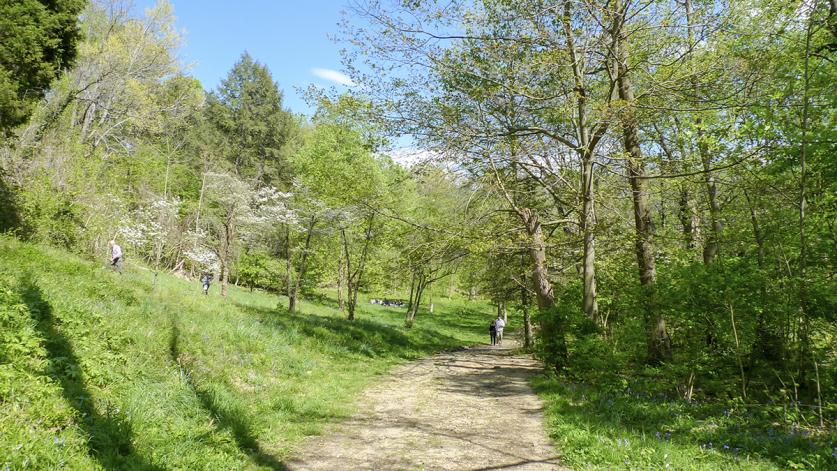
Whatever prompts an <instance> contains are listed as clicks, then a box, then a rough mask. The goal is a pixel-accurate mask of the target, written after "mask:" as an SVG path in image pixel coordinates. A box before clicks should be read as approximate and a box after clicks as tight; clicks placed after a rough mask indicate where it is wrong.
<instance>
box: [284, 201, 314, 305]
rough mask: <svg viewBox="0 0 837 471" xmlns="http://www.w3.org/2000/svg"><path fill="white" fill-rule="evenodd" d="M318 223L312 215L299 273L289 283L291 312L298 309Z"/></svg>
mask: <svg viewBox="0 0 837 471" xmlns="http://www.w3.org/2000/svg"><path fill="white" fill-rule="evenodd" d="M316 223H317V219H316V217H315V216H311V222H310V223H309V224H308V233H307V234H306V235H305V247H304V248H303V250H302V257H301V258H300V261H299V272H298V273H297V276H296V280H295V281H294V282H293V284H292V285H289V286H291V288H290V289H289V290H288V312H290V313H293V312H295V311H296V304H297V297H298V296H299V287H300V285H301V284H302V280H304V279H305V271H306V268H307V263H308V252H309V250H310V249H311V237H312V234H313V232H314V225H315V224H316ZM289 260H290V257H289ZM288 268H289V269H290V268H291V266H290V265H289V266H288Z"/></svg>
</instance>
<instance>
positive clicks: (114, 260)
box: [110, 240, 123, 273]
mask: <svg viewBox="0 0 837 471" xmlns="http://www.w3.org/2000/svg"><path fill="white" fill-rule="evenodd" d="M122 257H123V255H122V247H120V246H119V244H117V243H116V241H115V240H111V241H110V266H111V267H112V268H113V269H114V270H116V271H117V272H119V273H122Z"/></svg>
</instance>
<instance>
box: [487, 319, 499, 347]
mask: <svg viewBox="0 0 837 471" xmlns="http://www.w3.org/2000/svg"><path fill="white" fill-rule="evenodd" d="M488 333H489V334H490V335H491V345H497V321H496V320H492V321H491V324H490V325H489V326H488Z"/></svg>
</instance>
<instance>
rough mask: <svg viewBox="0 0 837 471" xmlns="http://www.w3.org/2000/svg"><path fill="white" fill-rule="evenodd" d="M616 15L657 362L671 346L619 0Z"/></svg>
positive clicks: (651, 353)
mask: <svg viewBox="0 0 837 471" xmlns="http://www.w3.org/2000/svg"><path fill="white" fill-rule="evenodd" d="M614 9H615V11H616V17H615V21H614V25H613V28H614V30H613V37H614V41H615V44H616V54H617V89H618V93H619V98H620V100H622V102H623V109H622V111H621V116H620V118H621V124H622V132H623V143H624V147H625V152H626V153H627V154H628V165H627V167H628V180H629V182H630V185H631V196H632V202H633V208H634V226H635V230H636V242H635V251H636V258H637V265H638V267H639V281H640V283H641V284H642V286H643V291H644V293H643V296H644V298H645V299H644V301H645V311H646V319H648V320H649V321H650V320H651V319H653V321H652V322H651V326H650V327H651V328H650V332H649V338H648V359H649V361H650V362H651V363H658V362H660V361H663V360H666V359H668V358H670V356H671V348H670V343H669V339H668V334H667V333H666V323H665V318H664V317H663V314H662V312H660V311H659V310H657V309H655V308H654V305H653V296H654V294H653V286H654V283H655V282H656V278H657V271H656V259H655V251H654V250H655V249H654V241H653V225H652V221H651V207H650V204H649V197H648V180H647V179H646V178H645V161H644V160H643V157H642V150H641V149H640V143H639V128H638V123H637V119H636V108H635V106H636V100H635V97H634V92H633V85H632V83H631V80H630V77H629V75H628V49H627V45H626V41H627V39H626V33H625V30H624V24H623V22H622V18H623V17H624V16H623V13H624V12H623V7H622V1H621V0H616V1H615V4H614Z"/></svg>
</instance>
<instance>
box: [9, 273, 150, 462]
mask: <svg viewBox="0 0 837 471" xmlns="http://www.w3.org/2000/svg"><path fill="white" fill-rule="evenodd" d="M21 287H22V291H21V297H22V298H23V301H24V302H25V303H26V306H27V307H28V309H29V312H30V313H31V315H32V317H33V319H34V320H35V321H36V322H37V329H38V332H39V334H40V335H41V338H43V339H44V346H45V347H46V350H47V354H48V355H49V360H50V368H49V369H48V371H49V375H50V376H51V377H52V379H53V380H55V381H56V382H57V383H58V384H59V385H60V386H61V393H62V395H63V396H64V399H65V400H66V401H67V403H68V404H70V406H72V408H73V409H75V411H76V412H77V413H78V416H79V417H80V419H81V420H80V422H79V426H80V428H81V430H82V431H83V432H84V434H85V435H86V436H87V448H88V451H89V454H90V456H91V457H93V458H94V459H96V460H97V461H98V462H99V464H100V465H101V466H102V468H104V469H108V470H122V469H134V470H142V471H152V470H153V471H156V470H162V469H163V468H161V467H158V466H154V465H152V464H150V463H148V462H147V461H145V459H144V458H143V457H142V456H140V455H138V454H137V453H136V452H135V450H134V448H133V443H132V439H133V433H132V430H131V424H130V422H129V421H128V420H126V418H125V417H122V416H119V415H118V413H116V412H114V413H111V411H110V410H108V412H107V414H106V415H103V414H101V413H100V412H99V411H98V410H97V409H96V407H95V405H94V404H93V397H92V396H91V394H90V391H89V390H88V388H87V385H86V384H85V382H84V376H85V375H84V371H83V370H82V368H81V363H80V362H79V359H78V356H77V355H76V353H75V349H74V348H73V345H72V342H70V339H69V338H67V336H66V335H64V333H63V332H62V331H61V328H60V323H61V321H60V319H57V318H56V317H55V315H54V313H53V310H52V307H51V306H50V304H49V303H48V302H47V301H46V300H45V299H44V296H43V292H42V291H41V289H40V288H39V287H38V285H37V283H36V282H35V280H34V279H33V277H32V276H31V274H26V275H24V277H23V278H22V280H21Z"/></svg>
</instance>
